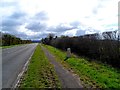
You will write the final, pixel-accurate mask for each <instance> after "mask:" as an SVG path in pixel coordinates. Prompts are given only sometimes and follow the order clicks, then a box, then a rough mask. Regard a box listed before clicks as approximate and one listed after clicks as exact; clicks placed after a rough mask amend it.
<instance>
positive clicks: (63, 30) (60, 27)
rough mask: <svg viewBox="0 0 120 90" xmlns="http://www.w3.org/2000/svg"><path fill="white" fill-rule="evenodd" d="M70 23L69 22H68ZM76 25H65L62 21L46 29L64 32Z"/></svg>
mask: <svg viewBox="0 0 120 90" xmlns="http://www.w3.org/2000/svg"><path fill="white" fill-rule="evenodd" d="M69 25H70V24H69ZM75 28H76V26H72V25H70V26H65V25H64V23H61V24H59V25H57V26H56V27H50V28H49V29H48V31H54V32H61V33H62V32H65V31H68V30H71V29H75Z"/></svg>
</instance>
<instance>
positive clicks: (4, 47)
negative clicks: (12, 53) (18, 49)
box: [0, 44, 25, 49]
mask: <svg viewBox="0 0 120 90" xmlns="http://www.w3.org/2000/svg"><path fill="white" fill-rule="evenodd" d="M21 45H25V44H18V45H10V46H0V47H1V48H2V49H6V48H11V47H15V46H21Z"/></svg>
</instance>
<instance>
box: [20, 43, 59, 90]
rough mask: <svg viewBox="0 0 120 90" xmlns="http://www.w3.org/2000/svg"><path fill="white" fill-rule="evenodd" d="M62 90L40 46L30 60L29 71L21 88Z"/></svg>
mask: <svg viewBox="0 0 120 90" xmlns="http://www.w3.org/2000/svg"><path fill="white" fill-rule="evenodd" d="M31 87H32V88H60V87H61V86H60V82H59V80H58V77H57V75H56V73H55V71H54V67H53V65H52V64H50V63H49V61H48V59H47V58H46V56H45V54H44V52H43V51H42V49H41V47H40V45H39V44H38V46H37V47H36V50H35V52H34V54H33V56H32V58H31V60H30V63H29V66H28V70H27V71H26V72H25V74H24V77H23V79H22V82H21V84H20V88H31Z"/></svg>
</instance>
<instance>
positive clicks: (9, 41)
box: [0, 33, 32, 46]
mask: <svg viewBox="0 0 120 90" xmlns="http://www.w3.org/2000/svg"><path fill="white" fill-rule="evenodd" d="M0 36H1V37H0V39H1V46H10V45H17V44H28V43H32V41H31V40H22V39H20V38H18V37H16V36H14V35H11V34H6V33H1V35H0Z"/></svg>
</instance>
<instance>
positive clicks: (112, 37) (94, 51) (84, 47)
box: [42, 31, 120, 68]
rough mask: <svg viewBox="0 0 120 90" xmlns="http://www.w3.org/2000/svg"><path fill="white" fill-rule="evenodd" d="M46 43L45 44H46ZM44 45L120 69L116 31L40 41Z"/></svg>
mask: <svg viewBox="0 0 120 90" xmlns="http://www.w3.org/2000/svg"><path fill="white" fill-rule="evenodd" d="M46 41H47V43H46ZM42 42H43V43H44V44H48V45H52V46H54V47H56V48H59V49H62V50H66V49H67V48H68V47H69V48H71V51H72V52H74V53H76V54H78V55H80V56H85V57H88V58H90V60H99V61H101V62H104V63H108V64H110V65H112V66H114V67H119V68H120V39H119V33H118V31H111V32H103V33H102V34H101V35H100V34H98V33H95V34H87V35H83V36H78V37H68V36H67V37H66V36H62V37H57V38H52V39H51V40H49V39H46V38H45V39H42Z"/></svg>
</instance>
